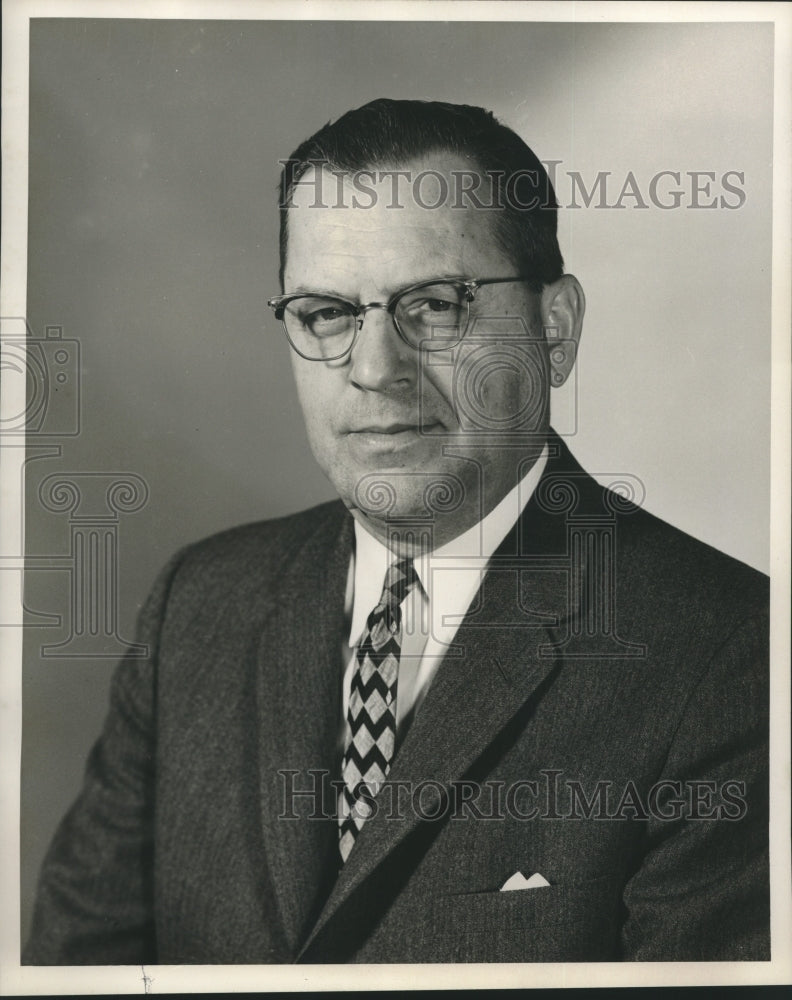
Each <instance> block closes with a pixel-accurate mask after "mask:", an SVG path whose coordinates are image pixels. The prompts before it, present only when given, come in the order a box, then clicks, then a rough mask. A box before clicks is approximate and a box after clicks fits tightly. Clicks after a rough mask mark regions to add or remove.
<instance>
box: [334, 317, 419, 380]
mask: <svg viewBox="0 0 792 1000" xmlns="http://www.w3.org/2000/svg"><path fill="white" fill-rule="evenodd" d="M361 322H362V326H361V327H360V329H359V330H358V334H357V338H356V340H355V346H354V347H353V348H352V355H351V360H350V376H349V377H350V379H351V380H352V382H353V383H354V384H355V385H357V386H358V387H359V388H361V389H367V390H370V391H374V392H385V391H387V390H388V389H390V388H392V387H394V386H402V387H403V386H404V385H407V384H409V383H410V382H411V381H413V380H414V377H415V370H416V357H415V351H413V350H412V349H411V348H410V347H409V346H408V345H407V344H405V343H404V341H403V340H402V339H401V337H400V336H399V332H398V330H397V329H396V326H395V324H394V321H393V317H392V316H391V314H390V313H389V312H388V311H387V309H383V308H382V307H381V306H374V307H372V308H369V309H366V311H365V312H364V313H363V314H362V315H361V316H360V317H359V318H358V324H360V323H361Z"/></svg>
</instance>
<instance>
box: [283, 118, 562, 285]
mask: <svg viewBox="0 0 792 1000" xmlns="http://www.w3.org/2000/svg"><path fill="white" fill-rule="evenodd" d="M440 151H446V152H451V153H457V154H460V155H462V156H465V157H468V158H470V159H471V160H472V166H473V167H474V168H475V169H476V171H477V172H479V173H482V174H484V175H487V176H489V177H490V179H491V182H492V185H493V192H492V198H491V201H492V203H493V204H494V205H495V206H497V207H496V208H495V209H494V210H493V212H492V214H493V216H494V219H495V222H496V225H495V233H496V238H497V239H498V241H499V243H500V246H501V248H502V249H503V250H504V252H506V253H507V254H508V255H509V256H510V257H512V259H513V260H514V263H515V265H516V266H517V268H519V270H520V273H521V274H525V275H528V276H529V277H530V278H531V279H532V281H531V282H530V284H531V286H532V287H533V289H534V291H541V289H542V288H543V287H544V285H547V284H552V283H553V282H554V281H557V280H558V279H559V278H560V277H561V275H562V274H563V270H564V262H563V260H562V257H561V251H560V249H559V246H558V237H557V235H556V228H557V210H558V204H557V202H556V196H555V191H554V190H553V186H552V184H551V182H550V178H549V177H548V176H547V172H546V170H545V169H544V167H543V166H542V164H541V162H540V161H539V160H538V159H537V157H536V155H535V154H534V152H533V151H532V150H531V149H530V147H529V146H527V145H526V143H525V142H523V140H522V139H521V138H520V137H519V136H518V135H517V134H516V132H513V131H512V130H511V129H510V128H507V127H506V126H505V125H501V123H500V122H499V121H498V120H497V119H496V118H495V116H494V115H493V114H492V112H491V111H485V110H484V108H476V107H472V106H470V105H467V104H446V103H444V102H441V101H394V100H390V99H388V98H379V99H378V100H376V101H371V102H370V103H369V104H364V105H363V107H360V108H356V109H355V110H353V111H348V112H347V113H346V114H344V115H342V116H341V118H339V119H338V120H337V121H335V122H332V123H330V122H328V124H327V125H325V126H324V127H323V128H321V129H319V131H318V132H316V134H315V135H312V136H311V137H310V138H309V139H306V140H305V141H304V142H302V143H300V145H299V146H298V147H297V149H296V150H295V151H294V152H293V153H292V155H291V156H290V157H289V159H288V160H286V161H284V166H283V172H282V174H281V186H280V191H281V201H280V280H281V288H282V287H283V272H284V268H285V264H286V250H287V244H288V229H287V225H288V211H289V204H290V201H291V194H292V192H293V189H294V186H295V185H296V184H297V182H298V181H299V179H300V178H301V177H302V176H303V174H304V173H305V172H306V171H307V170H308V169H309V168H310V167H311V166H314V165H316V163H317V161H318V162H319V163H321V164H322V165H326V166H328V167H330V168H331V169H335V170H343V171H355V170H367V169H371V168H372V167H374V166H385V165H387V166H390V167H403V166H404V165H405V163H406V162H408V161H409V160H412V159H414V158H415V157H417V156H421V155H422V154H425V153H430V152H440Z"/></svg>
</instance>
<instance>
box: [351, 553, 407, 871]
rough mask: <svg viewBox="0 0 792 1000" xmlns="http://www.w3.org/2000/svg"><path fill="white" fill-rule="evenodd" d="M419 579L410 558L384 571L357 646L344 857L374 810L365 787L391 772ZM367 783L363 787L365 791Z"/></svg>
mask: <svg viewBox="0 0 792 1000" xmlns="http://www.w3.org/2000/svg"><path fill="white" fill-rule="evenodd" d="M417 582H418V577H417V575H416V572H415V567H414V566H413V563H412V560H411V559H402V560H401V561H400V562H397V563H394V564H393V565H392V566H391V567H390V568H389V569H388V572H387V573H386V574H385V585H384V586H383V588H382V595H381V596H380V599H379V603H378V604H377V606H376V607H375V608H374V610H373V611H372V612H371V614H370V615H369V616H368V621H367V622H366V633H365V635H364V636H363V639H362V640H361V643H360V645H359V646H358V651H357V656H356V665H355V671H354V674H353V675H352V684H351V687H350V692H349V709H348V711H347V722H348V723H349V730H350V735H349V742H348V744H347V747H346V750H345V752H344V760H343V764H342V767H341V777H342V778H343V782H344V787H343V792H342V794H341V796H340V803H339V804H340V809H339V816H338V820H339V837H340V839H339V843H338V847H339V850H340V851H341V860H342V861H346V859H347V858H348V857H349V853H350V851H351V850H352V847H353V845H354V843H355V840H356V838H357V835H358V833H359V832H360V830H361V828H362V826H363V824H364V822H365V821H366V818H367V817H368V815H369V813H370V808H369V806H368V805H367V803H366V802H365V801H360V799H361V795H363V793H364V791H365V789H368V794H369V797H370V798H374V796H375V795H376V794H377V791H378V790H379V788H380V785H382V783H383V781H384V780H385V778H386V776H387V774H388V771H389V770H390V766H391V762H392V760H393V755H394V751H395V746H396V685H397V681H398V674H399V656H400V654H401V604H402V601H403V600H404V599H405V597H406V596H407V594H408V593H409V592H410V590H412V588H413V587H414V586H415V584H416V583H417ZM364 786H365V789H364Z"/></svg>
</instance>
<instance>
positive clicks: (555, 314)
mask: <svg viewBox="0 0 792 1000" xmlns="http://www.w3.org/2000/svg"><path fill="white" fill-rule="evenodd" d="M541 308H542V325H543V327H544V334H545V341H546V342H547V352H548V359H549V362H550V385H551V386H552V387H553V388H554V389H558V388H559V386H562V385H563V384H564V382H566V380H567V378H568V377H569V373H570V372H571V371H572V368H573V367H574V364H575V358H576V357H577V349H578V344H579V343H580V334H581V333H582V331H583V314H584V313H585V311H586V296H585V295H584V294H583V289H582V288H581V287H580V282H579V281H578V280H577V278H576V277H575V276H574V275H573V274H565V275H563V276H562V277H561V278H559V280H558V281H556V282H554V283H553V284H552V285H547V286H546V287H545V288H544V289H543V290H542V306H541Z"/></svg>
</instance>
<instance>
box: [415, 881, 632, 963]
mask: <svg viewBox="0 0 792 1000" xmlns="http://www.w3.org/2000/svg"><path fill="white" fill-rule="evenodd" d="M621 912H622V902H621V879H620V878H619V877H618V876H615V875H606V876H602V877H600V878H597V879H593V880H591V881H587V882H578V883H570V884H564V883H561V884H558V885H550V886H542V887H540V888H536V889H516V890H514V891H512V892H473V893H459V894H457V895H448V896H443V897H439V898H438V899H437V900H436V901H435V905H434V907H433V919H432V927H433V928H436V931H435V933H437V934H438V938H439V939H438V942H437V944H438V950H439V951H441V952H445V953H448V952H449V951H452V952H453V955H454V957H453V958H450V957H449V958H442V959H438V961H451V962H584V961H588V962H593V961H613V960H614V959H615V958H616V957H617V953H616V952H617V947H618V940H619V928H620V925H621ZM430 933H432V931H431V930H430Z"/></svg>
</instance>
